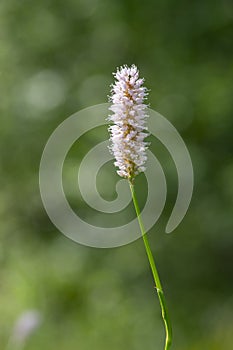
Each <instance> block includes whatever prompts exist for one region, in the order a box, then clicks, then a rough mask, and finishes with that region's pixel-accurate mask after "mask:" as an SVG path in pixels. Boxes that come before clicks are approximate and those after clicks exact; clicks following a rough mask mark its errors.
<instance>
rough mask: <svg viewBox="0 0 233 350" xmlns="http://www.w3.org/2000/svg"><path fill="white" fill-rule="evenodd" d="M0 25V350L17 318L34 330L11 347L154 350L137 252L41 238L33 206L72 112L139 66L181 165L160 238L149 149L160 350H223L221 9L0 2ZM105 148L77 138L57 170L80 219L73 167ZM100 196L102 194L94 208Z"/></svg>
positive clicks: (154, 309)
mask: <svg viewBox="0 0 233 350" xmlns="http://www.w3.org/2000/svg"><path fill="white" fill-rule="evenodd" d="M0 23H1V24H0V26H1V30H0V72H1V76H0V89H1V91H0V96H1V97H0V100H1V103H0V109H1V122H0V145H1V168H0V176H1V187H0V216H1V223H0V231H1V246H0V266H1V268H0V349H5V348H6V346H7V344H8V348H12V349H18V348H19V346H21V345H20V344H21V343H22V340H20V335H19V334H18V333H20V329H21V328H20V325H18V326H17V325H16V322H17V320H18V319H19V317H22V315H24V316H25V313H26V314H27V313H28V311H29V310H36V311H35V312H37V314H36V315H37V316H38V315H40V319H41V322H40V324H38V327H37V329H36V330H35V331H34V333H33V334H31V336H30V337H28V339H27V340H26V342H25V344H24V345H25V349H30V350H38V349H44V350H53V349H54V350H55V349H56V350H57V349H59V350H60V349H61V350H63V349H66V350H74V349H81V350H89V349H96V350H98V349H109V348H111V349H112V350H119V348H121V349H122V350H126V349H127V350H129V349H134V350H139V349H158V350H159V349H162V348H163V340H164V329H163V324H162V321H161V317H160V309H159V304H158V300H157V297H156V295H155V290H154V287H153V282H152V278H151V274H150V271H149V267H148V262H147V259H146V255H145V252H144V247H143V243H142V241H141V240H138V241H136V242H134V243H132V244H130V245H127V246H124V247H121V248H117V249H94V248H88V247H85V246H81V245H78V244H76V243H74V242H72V241H71V240H68V239H67V238H66V237H64V236H63V235H62V234H61V233H59V232H58V230H57V229H56V228H55V227H54V226H53V224H52V223H51V222H50V220H49V218H48V217H47V214H46V212H45V210H44V208H43V206H42V202H41V199H40V194H39V186H38V169H39V162H40V157H41V154H42V151H43V148H44V145H45V143H46V141H47V139H48V137H49V136H50V134H51V133H52V131H53V130H54V129H55V128H56V127H57V126H58V125H59V124H60V123H61V122H62V121H63V120H64V119H65V118H67V117H68V116H69V115H71V114H72V113H74V112H76V111H78V110H80V109H82V108H84V107H87V106H90V105H93V104H97V103H102V102H106V101H107V95H108V94H109V85H110V84H111V83H112V81H113V78H112V75H111V73H112V72H113V71H115V69H116V67H117V66H119V65H121V64H124V63H127V64H132V63H135V64H136V65H137V66H138V67H139V68H140V72H141V75H142V76H144V77H145V79H146V86H147V87H148V88H149V89H150V90H151V92H150V96H149V103H150V106H151V108H153V109H155V110H157V111H158V112H160V113H161V114H163V115H164V116H166V117H167V118H168V119H169V120H170V121H171V122H172V123H173V124H174V125H175V127H176V128H177V130H178V131H179V132H180V134H181V135H182V137H183V139H184V141H185V142H186V144H187V146H188V149H189V151H190V154H191V157H192V161H193V166H194V174H195V188H194V193H193V199H192V203H191V206H190V209H189V211H188V213H187V215H186V217H185V219H184V220H183V222H182V224H181V225H180V226H179V227H178V228H177V229H176V231H175V232H174V233H173V234H171V235H166V234H164V230H165V225H166V222H167V220H168V217H169V215H170V212H171V209H172V206H173V205H174V201H175V198H176V192H177V178H176V172H175V168H174V165H173V163H172V160H171V159H170V158H169V155H167V153H166V150H165V149H164V148H163V147H162V146H161V145H160V144H159V143H158V142H157V141H156V140H153V139H151V141H152V147H153V149H154V152H155V153H156V150H157V152H158V153H157V155H158V158H159V160H160V161H161V163H162V164H163V167H164V171H165V173H166V175H167V178H168V198H167V203H166V208H165V211H164V213H163V215H162V217H161V219H160V220H159V222H158V224H156V225H155V227H154V228H153V229H152V230H151V232H150V241H151V245H152V249H153V252H154V254H155V256H156V261H157V264H158V268H159V271H160V274H161V278H162V281H163V284H164V289H165V292H166V297H167V302H168V306H169V310H170V313H171V318H172V323H173V331H174V345H173V349H174V350H175V349H177V350H199V349H206V350H207V349H208V350H209V349H210V350H222V349H226V350H229V349H232V347H233V341H232V334H233V312H232V311H233V293H232V291H233V274H232V264H233V251H232V248H233V215H232V209H233V160H232V150H233V141H232V132H233V118H232V113H233V98H232V92H233V46H232V39H233V2H232V1H231V0H222V1H213V0H204V1H201V0H197V1H192V2H191V1H190V2H188V1H184V0H177V1H173V0H157V1H152V0H147V1H139V0H134V1H132V0H110V1H107V0H66V1H61V0H41V1H35V0H21V1H18V0H2V1H1V3H0ZM106 137H107V132H106V130H105V129H103V128H102V129H100V130H99V129H98V130H95V131H92V132H91V133H87V135H85V137H83V138H82V139H81V140H80V143H79V146H78V147H77V145H74V147H73V148H72V150H71V152H70V153H69V156H68V160H67V162H66V166H65V170H64V172H65V174H66V176H65V182H66V186H67V189H68V192H69V193H70V201H71V202H72V203H73V204H74V206H75V208H76V210H77V212H78V211H79V210H80V213H81V214H82V215H83V216H84V217H86V218H87V219H88V218H89V219H90V220H91V218H92V214H91V211H89V209H88V207H87V206H86V205H85V203H83V201H82V199H81V198H80V196H78V195H77V196H76V194H75V191H76V189H75V184H74V183H73V181H75V176H74V175H73V169H74V167H75V166H76V165H77V164H78V163H79V162H80V160H81V159H82V157H83V156H84V154H85V153H86V152H87V151H88V150H89V149H91V147H93V145H95V144H97V143H98V142H100V141H102V140H103V139H104V138H106ZM107 166H109V167H112V170H113V173H114V175H113V179H114V181H117V179H118V178H117V176H116V175H115V172H114V168H113V165H112V164H108V165H107ZM103 176H104V174H103ZM142 177H143V175H142ZM142 177H141V178H142ZM71 180H72V181H71ZM105 180H106V179H104V178H102V180H101V179H100V182H101V181H102V183H104V182H105ZM138 181H141V180H140V178H139V179H138ZM100 187H101V186H100ZM139 187H140V189H139V190H138V191H139V195H140V199H141V201H143V200H144V195H145V191H146V190H145V189H144V187H143V186H139ZM139 187H138V188H139ZM114 191H115V187H114V183H113V184H112V186H110V188H109V189H108V191H107V193H105V196H106V198H107V199H111V198H112V197H114V193H115V192H114ZM100 192H101V188H100ZM108 193H109V195H108ZM131 209H132V208H131ZM131 213H133V211H132V210H131ZM127 215H128V214H127V213H124V212H122V220H126V219H127V217H128V216H127ZM100 218H101V216H100ZM104 218H105V216H104ZM99 220H101V219H99ZM103 221H104V219H103ZM35 312H34V313H35ZM21 326H22V325H21ZM14 327H16V328H14ZM17 332H18V333H17ZM22 332H23V331H22ZM22 332H21V333H22ZM9 339H11V340H10V343H11V344H9Z"/></svg>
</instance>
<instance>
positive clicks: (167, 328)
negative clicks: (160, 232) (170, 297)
mask: <svg viewBox="0 0 233 350" xmlns="http://www.w3.org/2000/svg"><path fill="white" fill-rule="evenodd" d="M129 185H130V190H131V193H132V198H133V203H134V207H135V211H136V214H137V218H138V223H139V226H140V230H141V233H142V238H143V242H144V245H145V249H146V253H147V256H148V260H149V263H150V267H151V271H152V275H153V278H154V282H155V287H156V290H157V294H158V297H159V302H160V306H161V312H162V318H163V321H164V326H165V332H166V340H165V347H164V350H169V349H170V347H171V343H172V328H171V322H170V319H169V315H168V309H167V306H166V300H165V297H164V293H163V289H162V285H161V282H160V278H159V274H158V271H157V268H156V265H155V261H154V258H153V254H152V251H151V249H150V244H149V241H148V237H147V234H146V231H145V228H144V225H143V222H142V219H141V214H140V208H139V205H138V201H137V197H136V193H135V190H134V185H133V184H132V182H131V181H129Z"/></svg>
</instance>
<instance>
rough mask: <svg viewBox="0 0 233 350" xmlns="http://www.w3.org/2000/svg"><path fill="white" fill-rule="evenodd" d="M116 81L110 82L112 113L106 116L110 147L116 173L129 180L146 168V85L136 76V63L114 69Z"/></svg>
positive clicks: (137, 72) (137, 74) (137, 73)
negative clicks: (111, 123) (115, 70)
mask: <svg viewBox="0 0 233 350" xmlns="http://www.w3.org/2000/svg"><path fill="white" fill-rule="evenodd" d="M113 75H114V77H115V79H116V81H115V83H114V84H113V85H112V90H111V93H112V94H111V96H110V102H111V103H112V105H111V107H110V108H109V109H110V110H111V111H112V112H113V114H111V115H110V116H109V118H108V120H109V121H111V122H113V125H111V126H110V127H109V132H110V147H109V148H110V151H111V153H112V154H113V155H114V157H115V162H114V165H115V166H116V167H117V168H118V170H117V173H118V174H119V175H120V176H122V177H124V178H127V179H129V180H132V179H133V178H134V177H135V176H136V175H137V174H139V173H140V172H143V171H145V166H144V164H145V162H146V160H147V156H146V149H147V142H145V141H144V139H145V137H146V136H148V133H147V132H146V130H147V128H146V126H145V123H146V118H147V117H148V115H147V114H146V109H147V105H146V104H145V103H144V101H145V98H146V96H147V89H146V88H145V87H143V86H142V85H143V82H144V79H140V78H139V71H138V69H137V67H136V66H135V65H132V66H131V67H128V66H127V65H124V66H122V67H120V68H118V69H117V72H116V73H113Z"/></svg>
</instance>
